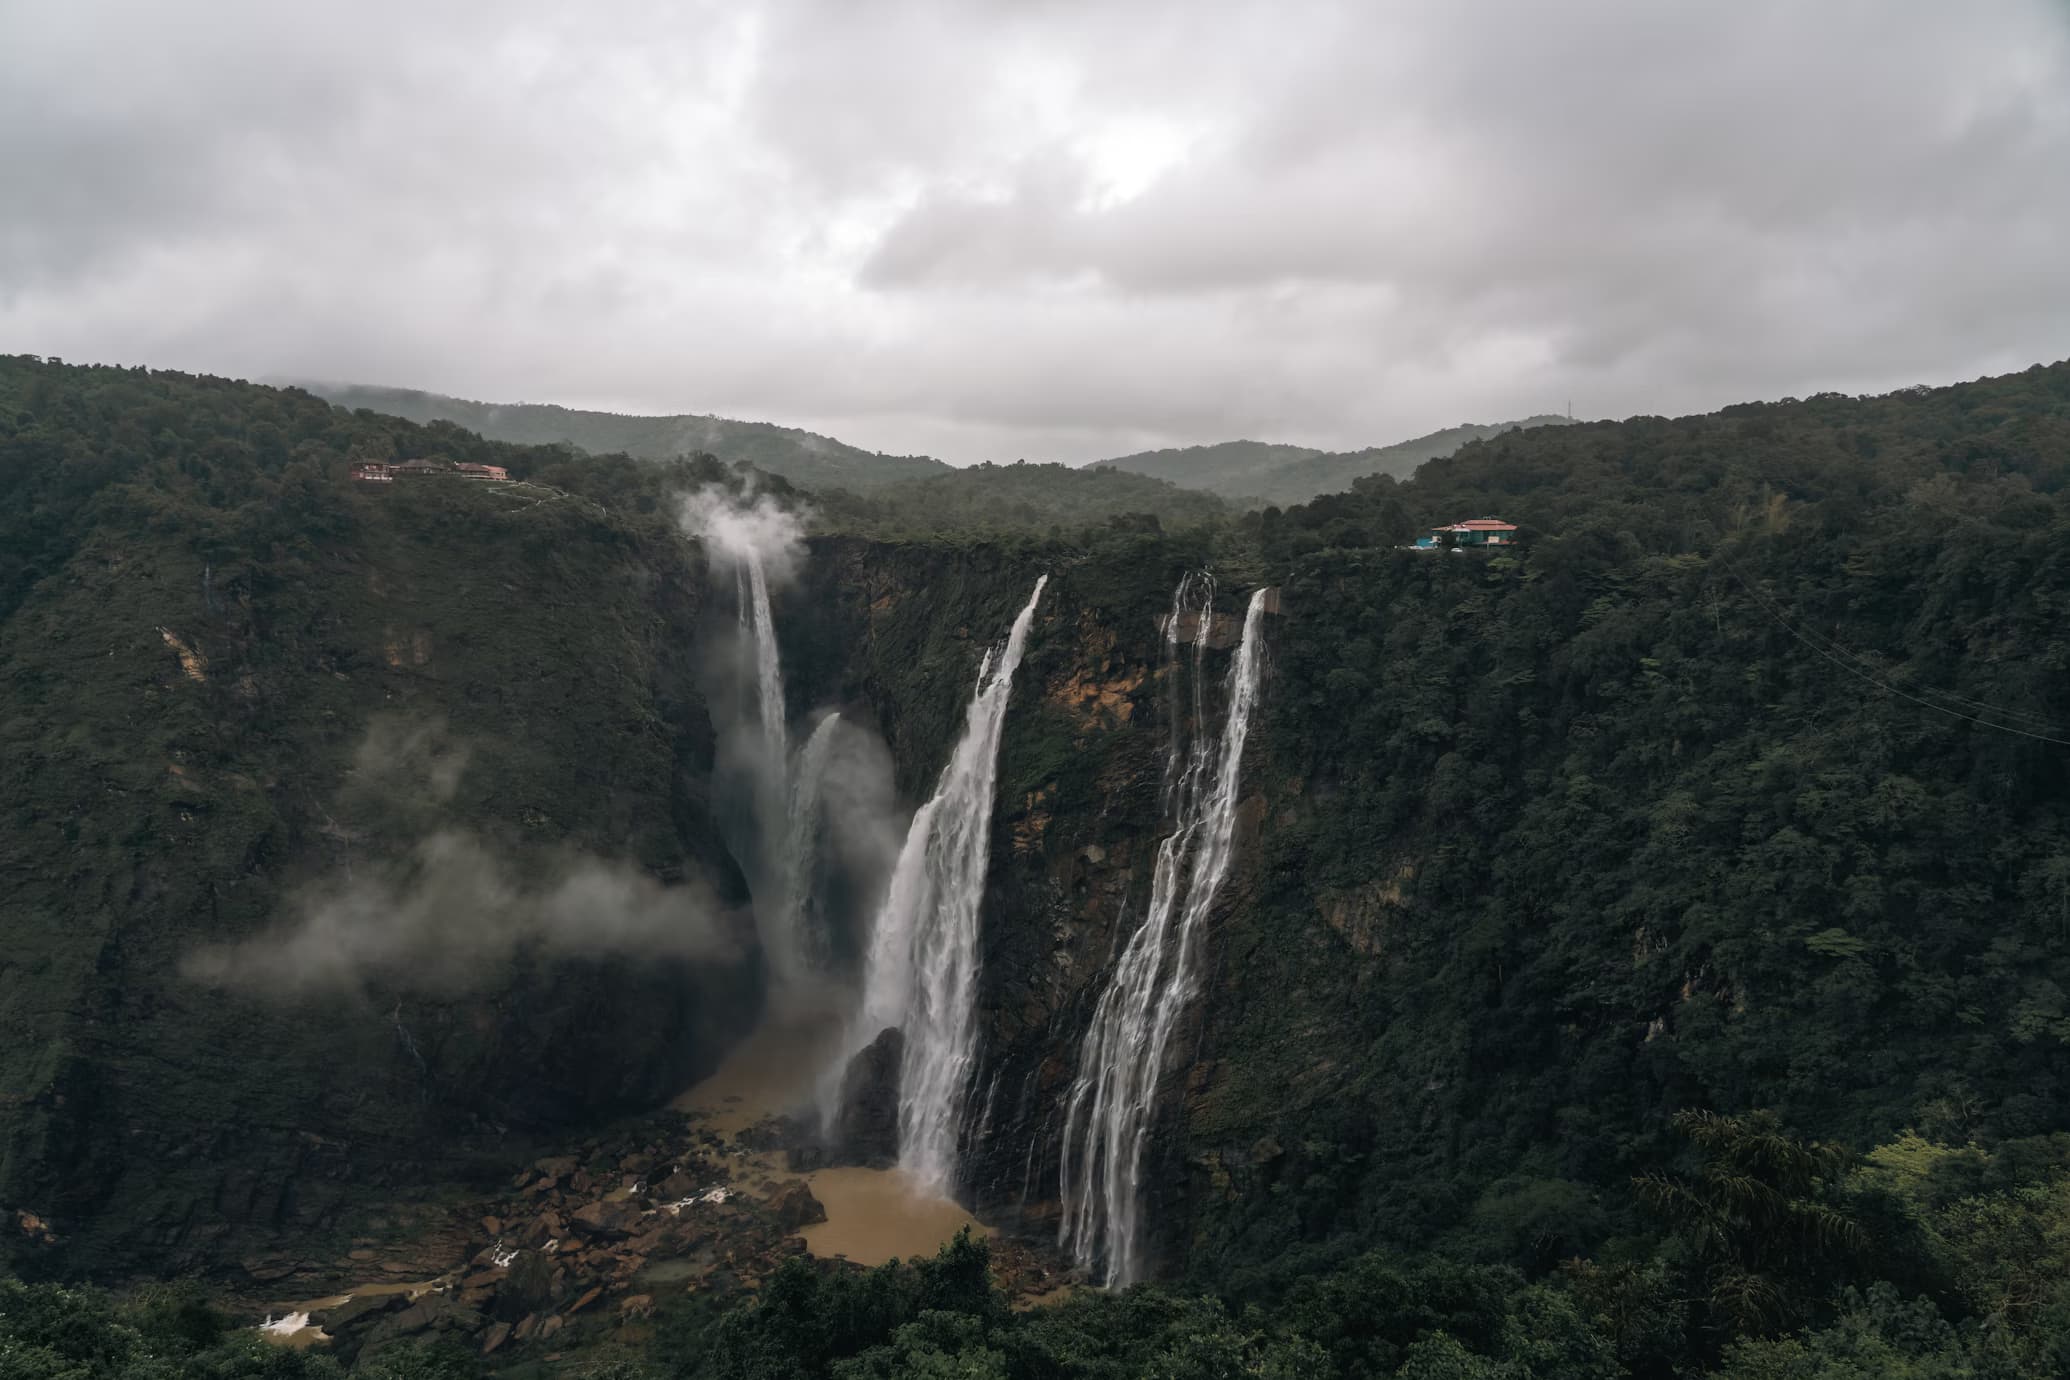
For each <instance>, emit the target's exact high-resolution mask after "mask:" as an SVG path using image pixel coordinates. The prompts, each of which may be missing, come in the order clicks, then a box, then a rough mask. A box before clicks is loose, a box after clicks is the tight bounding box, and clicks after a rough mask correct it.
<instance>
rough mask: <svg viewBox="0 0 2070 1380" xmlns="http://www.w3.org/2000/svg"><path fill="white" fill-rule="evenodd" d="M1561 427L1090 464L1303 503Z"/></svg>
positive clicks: (1503, 427) (1242, 496)
mask: <svg viewBox="0 0 2070 1380" xmlns="http://www.w3.org/2000/svg"><path fill="white" fill-rule="evenodd" d="M1566 422H1567V419H1566V418H1565V417H1558V416H1553V415H1550V414H1547V415H1543V416H1537V417H1526V418H1524V419H1523V420H1522V421H1517V422H1495V423H1492V424H1486V425H1483V424H1478V423H1472V422H1469V423H1466V424H1464V425H1462V426H1450V427H1446V428H1444V429H1443V430H1442V431H1433V432H1431V433H1430V434H1429V435H1427V436H1417V437H1414V438H1412V439H1410V440H1407V441H1397V442H1395V443H1394V444H1392V445H1385V446H1367V447H1366V448H1364V449H1363V450H1347V451H1324V450H1315V449H1311V448H1310V447H1307V446H1284V445H1270V444H1267V443H1265V442H1262V441H1224V442H1222V443H1220V444H1218V445H1212V446H1184V447H1180V448H1177V449H1173V450H1148V451H1142V452H1140V453H1138V454H1135V455H1123V456H1118V457H1116V458H1115V459H1112V460H1099V461H1095V462H1094V468H1100V469H1117V470H1127V471H1129V472H1130V473H1133V474H1145V475H1149V476H1151V477H1152V478H1155V479H1164V480H1169V481H1170V482H1172V483H1174V484H1181V485H1184V486H1185V487H1187V488H1189V489H1206V490H1208V491H1209V492H1210V493H1216V494H1220V495H1221V496H1222V497H1223V498H1226V499H1229V500H1231V501H1233V502H1239V503H1244V504H1246V505H1250V506H1257V505H1259V504H1265V503H1277V504H1287V503H1305V502H1307V501H1308V500H1309V499H1311V498H1314V497H1315V496H1316V495H1318V494H1325V493H1333V492H1336V491H1338V490H1340V489H1345V488H1349V487H1350V486H1351V484H1352V482H1353V481H1354V480H1358V479H1363V478H1366V477H1368V476H1381V475H1384V476H1388V477H1390V478H1395V479H1407V478H1408V477H1409V476H1410V475H1411V474H1413V473H1415V471H1416V467H1417V466H1419V465H1421V464H1422V463H1423V462H1424V461H1426V460H1436V459H1439V458H1441V457H1443V456H1447V455H1450V454H1452V453H1453V452H1455V451H1457V450H1458V449H1459V448H1460V447H1461V446H1464V445H1466V444H1467V443H1469V442H1472V441H1479V440H1484V439H1486V438H1488V437H1492V436H1500V435H1502V434H1503V433H1505V432H1509V431H1515V430H1520V429H1525V428H1535V427H1543V426H1562V425H1565V424H1566Z"/></svg>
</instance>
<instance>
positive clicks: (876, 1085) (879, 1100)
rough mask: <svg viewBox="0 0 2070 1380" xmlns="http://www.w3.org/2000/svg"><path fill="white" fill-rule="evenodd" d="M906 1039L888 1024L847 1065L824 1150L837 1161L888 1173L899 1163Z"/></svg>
mask: <svg viewBox="0 0 2070 1380" xmlns="http://www.w3.org/2000/svg"><path fill="white" fill-rule="evenodd" d="M905 1053H906V1037H905V1034H904V1032H902V1031H901V1030H899V1028H898V1027H897V1026H887V1027H885V1029H884V1030H883V1031H882V1032H881V1033H880V1034H879V1035H878V1036H877V1038H876V1039H874V1040H872V1041H870V1043H869V1046H868V1048H866V1049H864V1050H863V1051H862V1052H861V1053H859V1054H857V1055H856V1056H855V1057H854V1058H853V1059H851V1060H849V1061H848V1069H847V1071H846V1072H845V1073H843V1074H842V1076H841V1100H840V1106H839V1109H838V1111H837V1112H836V1113H835V1116H834V1130H833V1135H832V1137H831V1143H830V1145H829V1147H828V1149H829V1151H830V1152H831V1154H832V1156H833V1158H834V1159H835V1160H836V1162H838V1163H843V1164H861V1165H866V1166H868V1167H870V1168H872V1169H889V1168H891V1167H892V1166H893V1165H894V1164H896V1163H898V1093H899V1066H900V1064H901V1063H902V1062H903V1061H904V1059H905Z"/></svg>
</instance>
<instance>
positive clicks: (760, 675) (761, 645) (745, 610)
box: [735, 546, 790, 777]
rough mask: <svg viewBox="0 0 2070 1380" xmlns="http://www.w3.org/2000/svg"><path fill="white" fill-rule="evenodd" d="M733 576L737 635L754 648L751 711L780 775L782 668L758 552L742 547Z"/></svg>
mask: <svg viewBox="0 0 2070 1380" xmlns="http://www.w3.org/2000/svg"><path fill="white" fill-rule="evenodd" d="M739 560H740V565H739V567H738V572H737V574H736V576H735V578H736V580H737V581H738V586H737V588H738V590H739V594H740V636H741V639H742V641H744V642H745V643H747V645H749V646H751V647H753V648H754V649H755V715H756V718H757V719H758V720H760V722H761V725H762V750H763V753H764V755H765V756H766V757H767V758H768V761H769V766H770V770H771V773H772V777H781V776H782V774H783V771H784V767H785V764H786V763H787V762H788V760H789V758H790V739H789V737H788V735H787V734H786V732H785V729H784V722H783V714H784V709H783V668H782V666H781V665H780V664H779V663H778V661H777V657H776V619H775V618H774V617H773V616H771V614H770V612H769V576H768V573H767V572H766V571H765V570H764V569H763V566H762V554H761V552H759V551H757V550H755V549H754V548H753V547H752V546H749V547H744V548H743V549H742V550H741V552H740V555H739Z"/></svg>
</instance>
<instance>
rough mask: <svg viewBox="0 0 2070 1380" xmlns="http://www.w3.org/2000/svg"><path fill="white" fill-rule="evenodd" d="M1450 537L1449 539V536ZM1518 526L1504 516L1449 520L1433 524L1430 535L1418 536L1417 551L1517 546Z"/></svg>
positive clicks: (1415, 547) (1415, 548) (1414, 548)
mask: <svg viewBox="0 0 2070 1380" xmlns="http://www.w3.org/2000/svg"><path fill="white" fill-rule="evenodd" d="M1448 537H1449V538H1450V539H1449V540H1447V538H1448ZM1516 544H1517V525H1516V524H1515V523H1513V522H1504V521H1503V520H1502V519H1501V518H1493V517H1478V518H1468V519H1467V520H1466V521H1465V522H1454V523H1449V524H1447V525H1445V526H1443V527H1433V528H1431V529H1430V535H1429V536H1427V537H1418V538H1417V539H1416V545H1415V546H1414V547H1413V548H1411V549H1412V550H1416V551H1442V550H1444V549H1445V548H1446V547H1450V548H1451V549H1452V550H1454V551H1465V550H1479V549H1482V548H1485V547H1490V546H1515V545H1516Z"/></svg>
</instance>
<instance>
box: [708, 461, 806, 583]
mask: <svg viewBox="0 0 2070 1380" xmlns="http://www.w3.org/2000/svg"><path fill="white" fill-rule="evenodd" d="M677 519H678V521H679V522H680V523H681V525H682V528H683V530H684V531H685V532H687V533H689V534H690V535H691V536H693V537H695V538H697V539H698V540H699V541H701V542H702V543H704V547H705V552H706V555H707V557H708V558H709V559H710V560H711V562H712V564H713V565H714V566H715V567H725V568H727V569H731V568H732V567H733V566H735V565H738V564H739V563H740V562H741V561H743V560H745V559H747V558H748V557H750V556H752V557H754V558H756V559H758V560H759V561H760V562H761V564H762V569H763V572H764V573H765V574H766V575H767V576H768V579H769V583H770V584H771V585H772V586H778V587H780V586H783V585H787V584H789V583H790V582H791V581H792V580H793V579H794V578H796V576H797V573H798V563H799V561H800V560H802V559H803V558H804V554H805V524H804V520H803V518H802V517H801V516H800V515H799V514H797V513H794V512H791V511H789V510H787V509H785V508H784V507H783V505H782V504H780V503H778V502H777V501H776V500H775V499H774V498H773V497H771V496H770V495H768V494H756V493H753V492H750V493H747V494H733V493H729V492H727V491H726V490H725V489H723V488H720V487H718V486H717V485H707V486H705V487H704V488H701V489H698V490H695V491H694V492H692V493H690V494H687V495H685V497H684V498H683V502H682V507H681V508H680V509H679V511H678V514H677Z"/></svg>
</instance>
